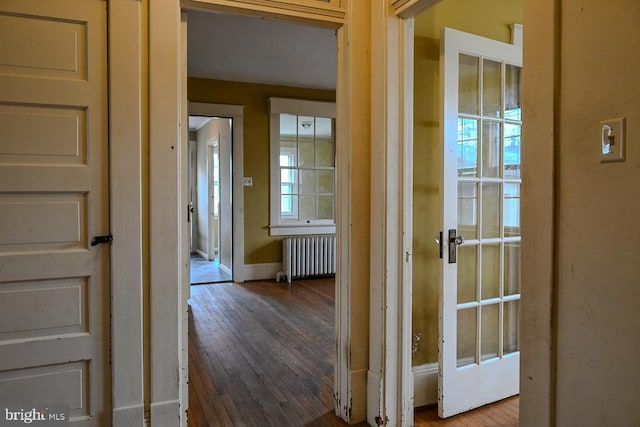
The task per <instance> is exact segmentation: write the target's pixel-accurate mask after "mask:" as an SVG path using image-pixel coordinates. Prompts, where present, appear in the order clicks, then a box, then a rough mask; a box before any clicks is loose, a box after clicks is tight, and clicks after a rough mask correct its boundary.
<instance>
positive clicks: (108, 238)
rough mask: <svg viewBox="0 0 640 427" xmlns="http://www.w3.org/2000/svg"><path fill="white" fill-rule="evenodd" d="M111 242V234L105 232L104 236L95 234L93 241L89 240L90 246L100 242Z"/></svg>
mask: <svg viewBox="0 0 640 427" xmlns="http://www.w3.org/2000/svg"><path fill="white" fill-rule="evenodd" d="M111 242H113V236H112V235H111V234H107V235H106V236H95V237H94V238H93V241H92V242H91V246H96V245H99V244H101V243H111Z"/></svg>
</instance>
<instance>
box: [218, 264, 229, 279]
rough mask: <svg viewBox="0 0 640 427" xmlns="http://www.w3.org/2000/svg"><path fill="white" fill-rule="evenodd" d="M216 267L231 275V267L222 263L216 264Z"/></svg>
mask: <svg viewBox="0 0 640 427" xmlns="http://www.w3.org/2000/svg"><path fill="white" fill-rule="evenodd" d="M218 268H219V269H220V270H222V271H223V272H224V273H226V274H228V275H229V276H231V269H230V268H229V267H227V266H226V265H224V264H218Z"/></svg>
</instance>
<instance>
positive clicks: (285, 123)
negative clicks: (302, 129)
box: [280, 114, 298, 145]
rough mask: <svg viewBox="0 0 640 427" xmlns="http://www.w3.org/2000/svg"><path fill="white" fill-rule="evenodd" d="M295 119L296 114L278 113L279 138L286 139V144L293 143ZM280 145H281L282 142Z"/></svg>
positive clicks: (295, 133)
mask: <svg viewBox="0 0 640 427" xmlns="http://www.w3.org/2000/svg"><path fill="white" fill-rule="evenodd" d="M297 121H298V116H296V115H294V114H280V139H281V140H283V141H287V142H288V145H291V142H293V143H294V145H295V142H296V136H297V129H296V128H297ZM280 145H282V142H281V143H280Z"/></svg>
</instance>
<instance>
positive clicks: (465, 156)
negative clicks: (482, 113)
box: [456, 117, 478, 177]
mask: <svg viewBox="0 0 640 427" xmlns="http://www.w3.org/2000/svg"><path fill="white" fill-rule="evenodd" d="M456 149H457V156H458V176H464V177H476V176H478V120H475V119H465V118H462V117H459V118H458V141H457V145H456Z"/></svg>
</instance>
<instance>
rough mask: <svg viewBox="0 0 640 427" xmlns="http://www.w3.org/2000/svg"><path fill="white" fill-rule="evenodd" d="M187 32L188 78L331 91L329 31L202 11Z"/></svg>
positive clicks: (331, 42) (191, 15)
mask: <svg viewBox="0 0 640 427" xmlns="http://www.w3.org/2000/svg"><path fill="white" fill-rule="evenodd" d="M187 29H188V33H187V68H188V70H187V74H188V75H189V77H201V78H209V79H218V80H231V81H241V82H250V83H262V84H273V85H283V86H294V87H303V88H313V89H328V90H335V88H336V35H335V31H334V30H330V29H325V28H317V27H311V26H306V25H300V24H291V23H285V22H278V21H270V20H265V19H258V18H253V17H245V16H237V15H226V14H218V13H210V12H202V11H189V12H188V17H187Z"/></svg>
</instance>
